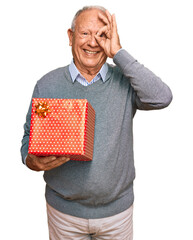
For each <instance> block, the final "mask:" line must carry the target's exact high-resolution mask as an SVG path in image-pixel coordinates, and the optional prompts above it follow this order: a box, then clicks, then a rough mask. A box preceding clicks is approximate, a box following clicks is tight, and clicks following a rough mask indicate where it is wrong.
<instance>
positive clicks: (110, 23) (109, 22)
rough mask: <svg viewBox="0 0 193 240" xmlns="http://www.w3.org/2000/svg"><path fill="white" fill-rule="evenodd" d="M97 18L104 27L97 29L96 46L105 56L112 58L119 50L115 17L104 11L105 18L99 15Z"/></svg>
mask: <svg viewBox="0 0 193 240" xmlns="http://www.w3.org/2000/svg"><path fill="white" fill-rule="evenodd" d="M99 18H100V19H101V20H102V21H103V22H104V23H105V26H104V27H102V28H101V29H99V31H98V33H97V34H96V36H95V38H96V40H97V42H98V44H99V45H100V46H101V47H102V48H103V49H104V51H105V53H106V55H107V56H108V57H110V58H113V57H114V55H115V54H116V53H117V52H118V51H119V49H121V44H120V40H119V35H118V32H117V23H116V19H115V15H114V14H113V15H112V16H111V15H110V13H109V12H108V11H106V16H105V15H104V14H102V13H99Z"/></svg>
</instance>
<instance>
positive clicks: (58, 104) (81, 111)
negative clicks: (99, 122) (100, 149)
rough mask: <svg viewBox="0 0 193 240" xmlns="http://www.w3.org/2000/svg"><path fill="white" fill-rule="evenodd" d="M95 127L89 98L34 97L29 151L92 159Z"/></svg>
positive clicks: (86, 159) (75, 158) (36, 153)
mask: <svg viewBox="0 0 193 240" xmlns="http://www.w3.org/2000/svg"><path fill="white" fill-rule="evenodd" d="M94 127H95V111H94V109H93V108H92V106H91V104H90V103H89V102H88V101H87V100H86V99H56V98H55V99H50V98H33V99H32V112H31V126H30V138H29V149H28V152H29V153H30V154H34V155H37V156H48V155H57V156H59V155H65V156H67V157H70V159H71V160H80V161H90V160H92V157H93V144H94Z"/></svg>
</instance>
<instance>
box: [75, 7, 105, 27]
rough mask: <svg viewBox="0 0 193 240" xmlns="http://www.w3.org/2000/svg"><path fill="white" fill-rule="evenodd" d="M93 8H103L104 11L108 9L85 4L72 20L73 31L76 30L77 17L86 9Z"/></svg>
mask: <svg viewBox="0 0 193 240" xmlns="http://www.w3.org/2000/svg"><path fill="white" fill-rule="evenodd" d="M91 9H98V10H101V11H102V12H104V13H105V11H106V9H105V8H104V7H102V6H85V7H83V8H82V9H80V10H78V11H77V13H76V14H75V16H74V18H73V20H72V24H71V29H72V31H74V30H75V25H76V19H77V18H78V16H79V15H80V14H81V13H82V12H84V11H87V10H91Z"/></svg>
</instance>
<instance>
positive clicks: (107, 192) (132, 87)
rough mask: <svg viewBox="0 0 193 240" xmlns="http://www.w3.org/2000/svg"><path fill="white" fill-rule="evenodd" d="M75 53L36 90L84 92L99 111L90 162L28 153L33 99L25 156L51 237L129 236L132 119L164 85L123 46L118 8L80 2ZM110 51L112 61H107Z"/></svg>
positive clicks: (163, 102) (40, 94) (157, 102)
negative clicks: (42, 186)
mask: <svg viewBox="0 0 193 240" xmlns="http://www.w3.org/2000/svg"><path fill="white" fill-rule="evenodd" d="M68 37H69V45H70V46H71V47H72V55H73V61H72V62H71V64H70V65H68V66H65V67H62V68H59V69H56V70H54V71H51V72H49V73H48V74H46V75H45V76H43V77H42V78H41V79H40V80H39V81H38V82H37V84H36V86H35V88H34V92H33V97H36V98H67V99H73V98H74V99H85V98H86V99H87V100H88V101H89V102H90V103H91V105H92V106H93V108H94V109H95V112H96V122H95V136H94V154H93V161H91V162H83V163H82V162H77V161H69V159H68V158H65V157H63V156H62V157H56V156H49V157H37V156H34V155H31V154H28V142H29V129H30V117H31V115H30V113H31V105H30V108H29V111H28V114H27V120H26V123H25V125H24V130H25V133H24V137H23V140H22V148H21V152H22V158H23V162H24V163H25V164H26V165H27V166H28V167H29V168H30V169H32V170H35V171H45V172H44V179H45V182H46V201H47V213H48V226H49V235H50V239H54V240H56V239H68V240H69V239H73V240H74V239H75V240H76V239H77V240H78V239H109V240H116V239H119V240H124V239H127V240H131V239H133V237H132V235H133V230H132V211H133V201H134V195H133V181H134V178H135V169H134V160H133V134H132V121H133V117H134V115H135V113H136V110H137V109H141V110H153V109H161V108H164V107H167V106H168V105H169V103H170V102H171V100H172V93H171V91H170V89H169V87H168V86H167V85H166V84H165V83H163V82H162V81H161V80H160V78H158V77H157V76H156V75H155V74H153V73H152V72H151V71H150V70H148V69H147V68H145V67H144V66H143V65H141V64H140V63H139V62H137V61H136V60H135V59H134V58H133V57H132V56H131V55H130V54H129V53H128V52H127V51H126V50H124V49H123V48H122V47H121V44H120V40H119V35H118V32H117V25H116V19H115V15H110V13H109V12H108V11H107V10H106V9H104V8H103V7H98V6H91V7H84V8H83V9H81V10H79V11H78V12H77V13H76V15H75V17H74V19H73V22H72V26H71V29H69V30H68ZM107 57H109V58H112V59H113V61H114V63H115V66H111V65H109V64H107V63H106V60H107Z"/></svg>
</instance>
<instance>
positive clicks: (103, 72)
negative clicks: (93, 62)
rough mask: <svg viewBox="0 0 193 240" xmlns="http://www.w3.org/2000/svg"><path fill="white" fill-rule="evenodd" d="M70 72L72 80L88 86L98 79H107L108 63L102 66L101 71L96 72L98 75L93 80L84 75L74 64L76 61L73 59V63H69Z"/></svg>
mask: <svg viewBox="0 0 193 240" xmlns="http://www.w3.org/2000/svg"><path fill="white" fill-rule="evenodd" d="M69 72H70V75H71V78H72V81H73V82H75V81H77V82H79V83H80V84H82V85H83V86H88V85H91V84H92V83H94V82H96V81H98V80H99V79H102V81H103V82H104V81H105V77H106V74H107V72H108V65H107V63H105V64H103V66H102V67H101V69H100V71H99V72H98V73H97V74H96V76H95V77H94V78H93V79H92V81H91V82H88V81H87V80H86V79H85V78H84V77H83V76H82V75H81V73H80V72H79V71H78V69H77V67H76V65H75V64H74V62H73V61H72V62H71V64H70V65H69Z"/></svg>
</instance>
